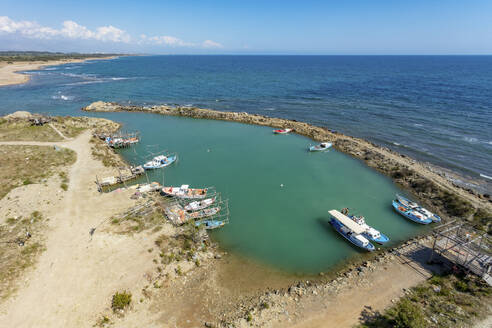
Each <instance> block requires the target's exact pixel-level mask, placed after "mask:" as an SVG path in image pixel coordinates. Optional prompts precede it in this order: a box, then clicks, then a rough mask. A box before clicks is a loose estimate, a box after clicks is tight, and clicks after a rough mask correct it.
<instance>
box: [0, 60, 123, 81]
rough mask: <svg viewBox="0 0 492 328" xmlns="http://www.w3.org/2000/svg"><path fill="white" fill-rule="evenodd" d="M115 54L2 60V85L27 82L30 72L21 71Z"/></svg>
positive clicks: (0, 74)
mask: <svg viewBox="0 0 492 328" xmlns="http://www.w3.org/2000/svg"><path fill="white" fill-rule="evenodd" d="M114 58H116V57H115V56H110V57H90V58H85V59H62V60H50V61H29V62H13V63H7V62H0V87H1V86H6V85H15V84H22V83H26V82H28V81H29V80H30V79H31V76H30V75H28V74H22V73H19V72H22V71H29V70H36V69H40V68H43V67H47V66H54V65H62V64H70V63H82V62H85V61H87V60H106V59H114Z"/></svg>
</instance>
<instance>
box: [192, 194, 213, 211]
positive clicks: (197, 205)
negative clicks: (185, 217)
mask: <svg viewBox="0 0 492 328" xmlns="http://www.w3.org/2000/svg"><path fill="white" fill-rule="evenodd" d="M213 203H215V197H212V198H207V199H204V200H201V201H199V200H198V201H194V202H191V203H189V204H187V205H185V206H184V209H185V210H187V211H199V210H203V209H204V208H207V207H209V206H210V205H212V204H213Z"/></svg>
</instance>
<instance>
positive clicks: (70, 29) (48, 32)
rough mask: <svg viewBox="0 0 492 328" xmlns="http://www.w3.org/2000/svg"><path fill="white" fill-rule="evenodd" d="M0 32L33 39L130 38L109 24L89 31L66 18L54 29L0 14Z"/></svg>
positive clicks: (111, 39) (114, 40)
mask: <svg viewBox="0 0 492 328" xmlns="http://www.w3.org/2000/svg"><path fill="white" fill-rule="evenodd" d="M0 34H19V35H21V36H24V37H27V38H33V39H53V38H68V39H83V40H99V41H111V42H125V43H128V42H130V40H131V38H130V36H129V35H128V34H127V33H126V32H125V31H123V30H120V29H119V28H116V27H114V26H111V25H109V26H101V27H98V28H97V29H96V30H95V31H91V30H89V29H88V28H87V27H85V26H83V25H79V24H77V23H76V22H74V21H71V20H67V21H64V22H63V27H62V28H61V29H54V28H51V27H45V26H41V25H39V24H38V23H36V22H30V21H17V22H16V21H14V20H12V19H10V18H9V17H7V16H0Z"/></svg>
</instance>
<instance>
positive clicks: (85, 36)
mask: <svg viewBox="0 0 492 328" xmlns="http://www.w3.org/2000/svg"><path fill="white" fill-rule="evenodd" d="M2 34H16V35H20V36H23V37H25V38H30V39H72V40H97V41H104V42H115V43H134V44H149V45H160V46H166V47H173V48H177V47H189V48H207V49H210V48H223V46H222V44H220V43H218V42H215V41H212V40H205V41H203V42H201V43H193V42H187V41H184V40H181V39H179V38H177V37H174V36H169V35H161V36H147V35H145V34H141V35H140V36H139V38H135V39H132V38H131V37H130V35H129V34H128V33H127V32H125V31H124V30H121V29H119V28H117V27H114V26H112V25H108V26H101V27H98V28H96V29H95V30H90V29H89V28H87V27H85V26H83V25H80V24H78V23H77V22H74V21H72V20H66V21H64V22H63V23H62V27H61V28H60V29H54V28H51V27H46V26H41V25H39V24H38V23H36V22H34V21H14V20H13V19H11V18H9V17H7V16H0V35H2Z"/></svg>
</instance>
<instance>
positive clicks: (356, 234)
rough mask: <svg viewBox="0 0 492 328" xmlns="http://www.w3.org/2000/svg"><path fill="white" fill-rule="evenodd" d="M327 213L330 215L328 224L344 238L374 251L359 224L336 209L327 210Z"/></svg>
mask: <svg viewBox="0 0 492 328" xmlns="http://www.w3.org/2000/svg"><path fill="white" fill-rule="evenodd" d="M328 213H330V214H331V216H332V218H331V220H330V224H331V225H332V226H333V228H334V229H335V230H336V231H337V232H338V233H339V234H341V235H342V236H343V237H344V238H345V239H347V240H348V241H350V242H351V243H352V244H354V245H355V246H358V247H360V248H362V249H365V250H367V251H374V250H375V249H376V248H375V247H374V245H373V244H371V243H370V242H369V240H367V238H366V237H364V236H363V235H362V234H363V233H364V232H365V231H364V229H363V228H362V227H361V226H360V225H358V224H356V223H355V222H354V221H352V220H351V219H350V218H349V217H347V216H345V215H343V214H342V213H340V212H338V211H337V210H331V211H328Z"/></svg>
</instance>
